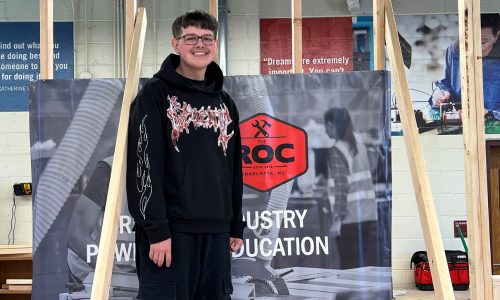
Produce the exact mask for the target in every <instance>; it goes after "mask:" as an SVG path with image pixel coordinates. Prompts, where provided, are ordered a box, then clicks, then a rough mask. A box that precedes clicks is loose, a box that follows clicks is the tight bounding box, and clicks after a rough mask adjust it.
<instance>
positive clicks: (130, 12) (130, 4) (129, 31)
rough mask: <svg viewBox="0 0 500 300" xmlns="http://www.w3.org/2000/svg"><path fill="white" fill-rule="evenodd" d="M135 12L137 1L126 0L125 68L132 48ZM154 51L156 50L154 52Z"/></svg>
mask: <svg viewBox="0 0 500 300" xmlns="http://www.w3.org/2000/svg"><path fill="white" fill-rule="evenodd" d="M136 12H137V0H127V2H126V4H125V34H126V38H125V40H126V46H127V50H126V55H127V56H126V57H125V62H126V67H127V68H128V63H129V59H130V49H131V48H132V39H133V37H134V23H135V13H136ZM155 51H156V50H155Z"/></svg>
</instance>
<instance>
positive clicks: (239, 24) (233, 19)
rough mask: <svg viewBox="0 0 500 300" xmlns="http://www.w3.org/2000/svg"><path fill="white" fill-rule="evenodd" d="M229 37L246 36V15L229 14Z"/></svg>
mask: <svg viewBox="0 0 500 300" xmlns="http://www.w3.org/2000/svg"><path fill="white" fill-rule="evenodd" d="M227 31H228V34H229V38H246V37H247V36H248V16H246V15H234V14H231V15H229V26H228V30H227Z"/></svg>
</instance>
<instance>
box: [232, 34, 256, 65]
mask: <svg viewBox="0 0 500 300" xmlns="http://www.w3.org/2000/svg"><path fill="white" fill-rule="evenodd" d="M227 47H228V59H229V61H238V60H241V59H242V58H245V60H259V59H260V40H259V39H258V38H251V37H246V38H233V39H231V40H229V41H228V46H227Z"/></svg>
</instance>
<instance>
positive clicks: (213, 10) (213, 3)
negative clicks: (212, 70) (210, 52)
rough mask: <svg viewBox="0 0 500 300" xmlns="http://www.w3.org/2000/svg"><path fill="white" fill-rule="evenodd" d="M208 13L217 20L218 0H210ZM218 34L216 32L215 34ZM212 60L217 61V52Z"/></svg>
mask: <svg viewBox="0 0 500 300" xmlns="http://www.w3.org/2000/svg"><path fill="white" fill-rule="evenodd" d="M210 14H211V15H212V16H214V18H215V19H216V20H219V0H210ZM217 36H218V34H217ZM214 61H215V62H216V63H217V64H218V63H219V53H218V52H217V54H216V55H215V56H214Z"/></svg>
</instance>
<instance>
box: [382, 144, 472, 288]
mask: <svg viewBox="0 0 500 300" xmlns="http://www.w3.org/2000/svg"><path fill="white" fill-rule="evenodd" d="M420 140H421V144H422V149H423V151H424V158H425V164H426V167H427V172H428V174H429V181H430V184H431V189H432V194H433V198H434V204H435V207H436V214H437V215H438V221H439V228H440V230H441V235H442V238H443V243H444V248H445V249H448V250H455V249H457V250H463V246H462V242H461V240H460V239H459V238H454V237H453V220H466V219H467V216H466V208H465V187H464V184H465V177H464V176H465V175H464V155H463V139H462V136H461V135H459V136H421V137H420ZM392 171H393V173H392V186H393V199H392V208H393V213H392V251H393V252H392V258H393V259H392V264H393V265H392V266H393V281H394V287H395V288H404V287H409V286H412V285H413V284H414V279H413V271H411V270H410V258H411V256H412V254H413V253H414V252H415V251H419V250H425V244H424V240H423V234H422V227H421V223H420V218H419V215H418V209H417V202H416V199H415V194H414V193H413V183H412V180H411V174H410V168H409V164H408V158H407V155H406V148H405V144H404V139H403V137H401V136H399V137H392Z"/></svg>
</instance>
